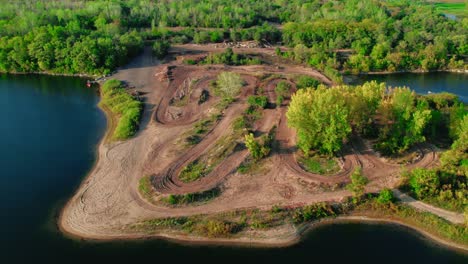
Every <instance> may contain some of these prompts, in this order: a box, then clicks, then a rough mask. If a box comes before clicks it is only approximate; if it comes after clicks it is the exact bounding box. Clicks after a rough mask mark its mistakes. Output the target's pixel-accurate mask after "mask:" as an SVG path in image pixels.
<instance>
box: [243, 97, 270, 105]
mask: <svg viewBox="0 0 468 264" xmlns="http://www.w3.org/2000/svg"><path fill="white" fill-rule="evenodd" d="M247 103H249V105H251V106H258V107H261V108H265V107H266V106H267V104H268V98H267V97H266V96H263V95H257V96H255V95H251V96H249V97H248V98H247Z"/></svg>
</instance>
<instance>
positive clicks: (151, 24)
mask: <svg viewBox="0 0 468 264" xmlns="http://www.w3.org/2000/svg"><path fill="white" fill-rule="evenodd" d="M0 4H1V5H2V8H1V9H0V72H47V73H61V74H78V73H83V74H90V75H98V74H106V73H109V72H111V71H112V70H114V69H115V68H116V67H118V66H120V65H123V64H125V63H126V62H127V61H128V60H129V59H131V58H132V57H133V56H135V55H136V54H137V53H138V52H139V51H140V50H141V49H142V47H143V46H144V45H145V44H144V43H145V41H151V42H156V43H158V42H163V43H164V44H163V45H156V47H166V46H167V45H166V43H188V42H194V43H208V42H223V41H242V40H256V41H259V42H266V43H269V44H272V45H280V44H283V45H285V46H286V47H287V49H285V50H284V51H281V52H280V53H281V54H282V55H283V56H285V57H289V58H293V59H294V60H296V61H297V62H299V63H306V64H308V65H310V66H313V67H317V68H318V69H320V70H323V71H324V72H325V73H329V74H330V75H335V74H336V71H341V72H350V73H359V72H368V71H399V70H436V69H463V68H465V67H466V63H464V59H466V55H467V54H468V42H467V38H468V34H467V33H468V19H467V18H466V17H465V16H462V15H460V16H459V18H458V19H451V18H449V17H447V16H445V15H443V14H442V13H441V12H442V11H444V10H446V9H441V7H440V5H434V4H429V3H427V2H426V1H410V0H387V1H377V0H347V1H344V0H334V1H332V0H330V1H322V0H290V1H286V0H260V1H257V0H246V1H233V0H179V1H170V0H163V1H150V0H130V1H123V0H97V1H71V0H68V1H57V0H53V1H38V0H18V1H6V0H0ZM462 13H463V12H462ZM151 45H153V44H151ZM332 77H333V76H332Z"/></svg>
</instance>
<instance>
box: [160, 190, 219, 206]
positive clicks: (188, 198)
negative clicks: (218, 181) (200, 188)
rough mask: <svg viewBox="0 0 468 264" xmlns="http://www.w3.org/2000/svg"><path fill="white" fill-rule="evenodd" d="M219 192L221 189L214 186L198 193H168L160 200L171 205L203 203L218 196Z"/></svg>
mask: <svg viewBox="0 0 468 264" xmlns="http://www.w3.org/2000/svg"><path fill="white" fill-rule="evenodd" d="M220 193H221V190H220V189H219V188H214V189H211V190H207V191H204V192H198V193H188V194H170V195H169V196H168V197H165V198H163V199H162V201H163V202H165V203H167V204H169V205H172V206H177V205H188V204H194V203H203V202H207V201H209V200H212V199H214V198H216V197H218V196H219V194H220Z"/></svg>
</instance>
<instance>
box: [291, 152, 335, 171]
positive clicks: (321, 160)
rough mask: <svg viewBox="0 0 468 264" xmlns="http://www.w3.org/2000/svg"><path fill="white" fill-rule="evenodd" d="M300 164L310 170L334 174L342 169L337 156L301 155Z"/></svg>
mask: <svg viewBox="0 0 468 264" xmlns="http://www.w3.org/2000/svg"><path fill="white" fill-rule="evenodd" d="M299 164H300V165H301V166H302V167H303V168H304V169H305V170H306V171H308V172H312V173H316V174H321V175H332V174H335V173H337V172H339V171H340V166H339V165H338V162H337V161H336V159H335V158H329V157H326V156H319V155H313V156H309V157H300V158H299Z"/></svg>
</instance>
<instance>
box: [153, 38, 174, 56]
mask: <svg viewBox="0 0 468 264" xmlns="http://www.w3.org/2000/svg"><path fill="white" fill-rule="evenodd" d="M170 46H171V45H170V44H169V42H167V41H156V42H154V44H153V54H154V56H156V57H157V58H158V59H162V58H164V57H165V56H166V55H167V52H168V51H169V48H170Z"/></svg>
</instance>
